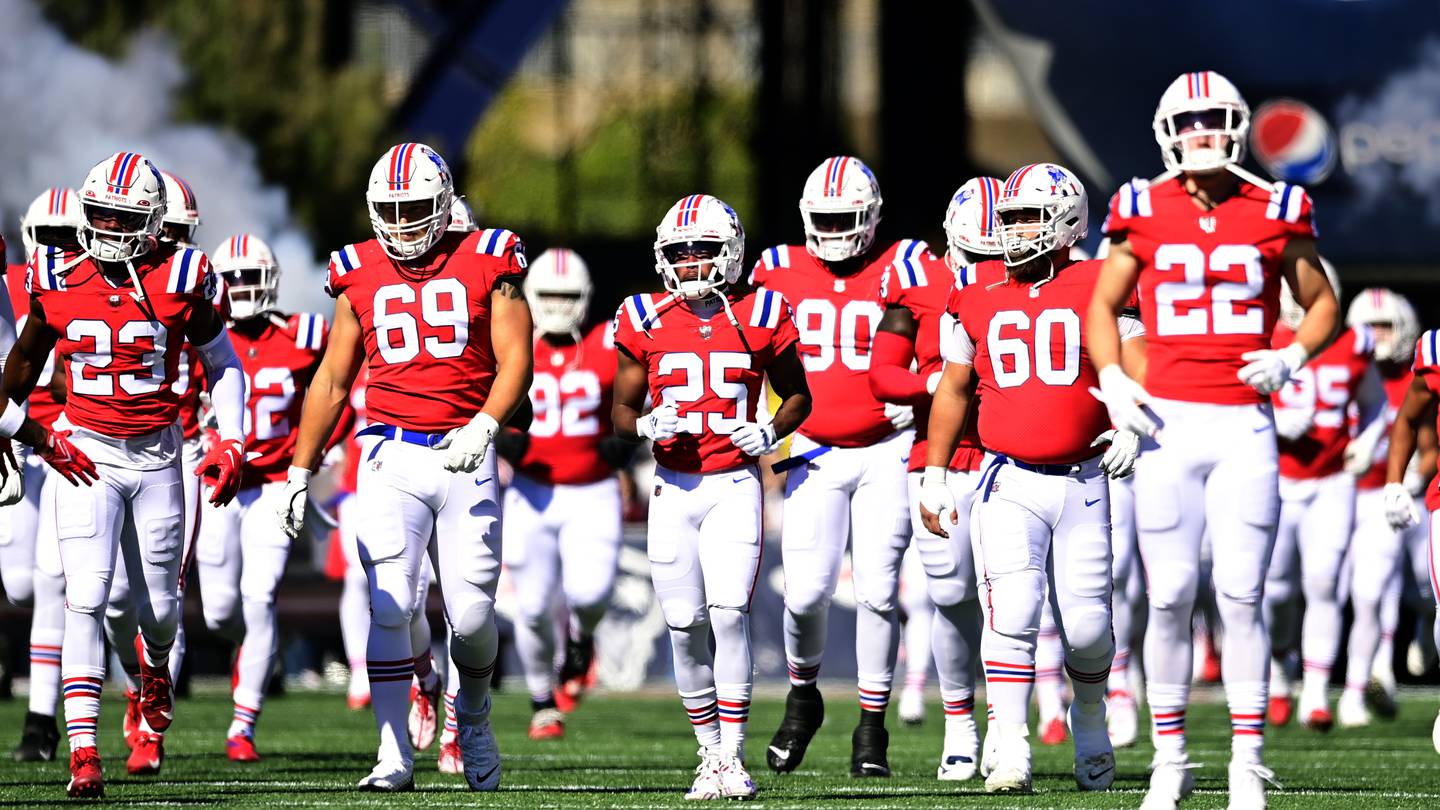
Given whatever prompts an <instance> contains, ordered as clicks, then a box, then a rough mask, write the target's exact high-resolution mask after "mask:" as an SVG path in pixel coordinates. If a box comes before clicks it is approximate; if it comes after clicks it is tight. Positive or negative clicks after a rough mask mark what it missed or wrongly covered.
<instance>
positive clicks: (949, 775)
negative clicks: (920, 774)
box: [935, 714, 989, 782]
mask: <svg viewBox="0 0 1440 810" xmlns="http://www.w3.org/2000/svg"><path fill="white" fill-rule="evenodd" d="M979 765H980V732H979V729H977V728H975V718H974V716H972V715H968V714H962V715H955V716H953V717H946V718H945V748H944V750H942V751H941V753H940V768H939V770H937V771H936V773H935V778H936V779H939V780H941V781H943V782H964V781H965V780H967V779H974V778H975V771H976V769H977V768H978V767H979ZM986 775H987V776H988V775H989V772H988V771H987V772H986Z"/></svg>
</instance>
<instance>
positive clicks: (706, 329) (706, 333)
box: [700, 323, 715, 340]
mask: <svg viewBox="0 0 1440 810" xmlns="http://www.w3.org/2000/svg"><path fill="white" fill-rule="evenodd" d="M714 333H715V330H714V329H712V328H710V324H708V323H707V324H705V325H704V326H701V327H700V339H701V340H709V339H710V336H711V335H712V334H714Z"/></svg>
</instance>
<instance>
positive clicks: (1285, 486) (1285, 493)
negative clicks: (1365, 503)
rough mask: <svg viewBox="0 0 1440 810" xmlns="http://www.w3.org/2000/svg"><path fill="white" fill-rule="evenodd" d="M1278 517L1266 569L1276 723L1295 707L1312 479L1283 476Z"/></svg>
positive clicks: (1273, 719) (1272, 712)
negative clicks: (1303, 548) (1303, 536)
mask: <svg viewBox="0 0 1440 810" xmlns="http://www.w3.org/2000/svg"><path fill="white" fill-rule="evenodd" d="M1279 486H1280V522H1279V526H1278V527H1277V529H1276V532H1275V548H1274V550H1273V551H1272V552H1271V554H1270V566H1269V568H1268V569H1267V570H1266V572H1265V596H1264V599H1263V601H1262V602H1261V606H1262V608H1263V609H1264V611H1265V627H1266V628H1267V629H1268V630H1269V633H1270V657H1271V664H1270V686H1269V691H1270V697H1269V701H1268V703H1269V706H1268V709H1267V715H1268V719H1269V720H1270V722H1271V723H1273V724H1275V725H1284V724H1286V723H1288V722H1290V717H1291V716H1292V714H1293V713H1294V698H1293V695H1292V691H1293V690H1292V684H1291V674H1290V673H1291V669H1292V668H1293V666H1294V659H1295V657H1296V654H1297V652H1298V650H1299V645H1300V628H1301V624H1302V622H1303V617H1302V615H1301V612H1300V595H1301V587H1300V531H1301V526H1302V523H1303V519H1304V517H1305V514H1306V513H1307V512H1308V511H1309V509H1310V506H1311V504H1313V503H1314V499H1315V484H1314V482H1311V481H1291V480H1289V479H1283V478H1282V479H1281V480H1280V485H1279Z"/></svg>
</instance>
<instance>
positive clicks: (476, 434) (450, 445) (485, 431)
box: [435, 413, 500, 473]
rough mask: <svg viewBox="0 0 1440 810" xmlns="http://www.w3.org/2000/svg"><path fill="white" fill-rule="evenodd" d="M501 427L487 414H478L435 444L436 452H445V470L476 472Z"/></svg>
mask: <svg viewBox="0 0 1440 810" xmlns="http://www.w3.org/2000/svg"><path fill="white" fill-rule="evenodd" d="M499 429H500V425H498V424H496V422H495V420H494V419H493V418H491V416H490V415H489V414H487V413H477V414H475V417H474V418H473V419H471V420H470V421H469V422H468V423H467V424H465V425H462V426H460V427H458V428H455V429H454V430H452V431H450V432H449V433H446V434H445V436H444V438H442V439H440V441H438V442H436V443H435V449H436V450H444V451H445V462H444V467H445V469H447V470H449V471H450V472H466V473H471V472H475V471H476V470H477V469H479V468H480V462H482V461H484V460H485V452H486V451H487V450H489V449H490V440H491V439H493V438H495V431H497V430H499Z"/></svg>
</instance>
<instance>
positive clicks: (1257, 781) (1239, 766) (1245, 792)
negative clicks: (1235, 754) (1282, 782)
mask: <svg viewBox="0 0 1440 810" xmlns="http://www.w3.org/2000/svg"><path fill="white" fill-rule="evenodd" d="M1266 782H1269V783H1270V784H1272V785H1275V786H1276V787H1279V785H1278V784H1277V783H1276V782H1275V772H1274V771H1272V770H1270V769H1269V768H1267V767H1265V766H1264V765H1261V764H1260V763H1258V762H1231V763H1230V803H1229V804H1228V805H1226V806H1227V807H1228V808H1229V810H1264V808H1265V805H1266V802H1265V783H1266Z"/></svg>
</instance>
